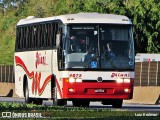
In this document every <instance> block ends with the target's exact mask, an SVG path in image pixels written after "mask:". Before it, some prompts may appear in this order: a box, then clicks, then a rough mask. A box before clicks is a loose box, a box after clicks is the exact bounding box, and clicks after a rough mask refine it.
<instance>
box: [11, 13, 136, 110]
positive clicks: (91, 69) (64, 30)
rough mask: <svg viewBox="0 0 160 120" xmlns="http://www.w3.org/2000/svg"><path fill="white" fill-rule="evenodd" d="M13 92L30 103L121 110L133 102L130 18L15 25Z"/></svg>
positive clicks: (90, 16)
mask: <svg viewBox="0 0 160 120" xmlns="http://www.w3.org/2000/svg"><path fill="white" fill-rule="evenodd" d="M16 31H17V32H16V45H15V54H14V67H15V91H16V94H17V95H18V96H19V97H25V102H26V103H31V102H32V103H36V104H42V101H43V100H45V99H52V100H53V103H54V104H56V105H66V103H67V101H72V102H73V105H74V106H89V104H90V101H101V102H102V104H104V105H112V106H113V107H118V108H120V107H122V103H123V99H132V96H133V81H134V43H133V42H134V41H133V32H132V23H131V21H130V19H129V18H128V17H126V16H121V15H113V14H98V13H79V14H69V15H61V16H55V17H48V18H35V17H32V16H30V17H27V18H26V19H22V20H20V21H19V22H18V24H17V30H16Z"/></svg>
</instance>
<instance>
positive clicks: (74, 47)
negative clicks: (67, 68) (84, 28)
mask: <svg viewBox="0 0 160 120" xmlns="http://www.w3.org/2000/svg"><path fill="white" fill-rule="evenodd" d="M70 39H71V51H72V52H80V51H81V49H80V43H79V39H78V38H77V37H76V36H75V35H72V36H71V37H70Z"/></svg>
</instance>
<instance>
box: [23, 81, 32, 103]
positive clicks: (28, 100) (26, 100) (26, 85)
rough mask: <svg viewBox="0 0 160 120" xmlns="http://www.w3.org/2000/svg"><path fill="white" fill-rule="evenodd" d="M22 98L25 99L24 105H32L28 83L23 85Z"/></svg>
mask: <svg viewBox="0 0 160 120" xmlns="http://www.w3.org/2000/svg"><path fill="white" fill-rule="evenodd" d="M24 97H25V103H32V100H31V98H29V90H28V82H26V83H25V88H24Z"/></svg>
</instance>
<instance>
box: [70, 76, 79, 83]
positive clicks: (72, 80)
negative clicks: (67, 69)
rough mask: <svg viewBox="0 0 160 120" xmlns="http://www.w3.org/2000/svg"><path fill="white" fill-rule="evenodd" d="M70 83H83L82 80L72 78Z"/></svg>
mask: <svg viewBox="0 0 160 120" xmlns="http://www.w3.org/2000/svg"><path fill="white" fill-rule="evenodd" d="M68 82H70V83H74V82H82V79H81V78H73V77H71V78H69V81H68Z"/></svg>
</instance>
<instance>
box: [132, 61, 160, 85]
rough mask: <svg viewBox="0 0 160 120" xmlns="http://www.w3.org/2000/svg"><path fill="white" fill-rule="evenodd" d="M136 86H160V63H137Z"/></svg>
mask: <svg viewBox="0 0 160 120" xmlns="http://www.w3.org/2000/svg"><path fill="white" fill-rule="evenodd" d="M134 85H135V86H160V62H159V61H152V62H150V61H148V62H136V63H135V78H134Z"/></svg>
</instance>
